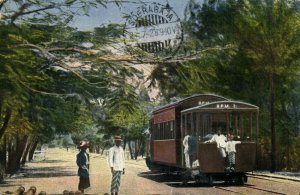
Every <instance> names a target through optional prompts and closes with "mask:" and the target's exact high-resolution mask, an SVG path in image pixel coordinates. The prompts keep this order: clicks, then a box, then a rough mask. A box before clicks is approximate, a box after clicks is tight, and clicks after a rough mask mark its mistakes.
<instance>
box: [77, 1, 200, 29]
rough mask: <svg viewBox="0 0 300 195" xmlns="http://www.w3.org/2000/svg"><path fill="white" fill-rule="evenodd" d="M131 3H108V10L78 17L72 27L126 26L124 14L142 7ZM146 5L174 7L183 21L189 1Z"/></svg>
mask: <svg viewBox="0 0 300 195" xmlns="http://www.w3.org/2000/svg"><path fill="white" fill-rule="evenodd" d="M130 1H133V3H130V2H128V1H127V3H122V5H121V6H119V7H118V6H117V5H116V4H115V3H108V4H107V8H105V7H99V8H92V9H91V10H90V14H89V16H77V17H76V18H75V19H74V21H73V22H72V23H71V26H73V27H77V28H78V29H79V30H92V29H93V28H94V27H99V26H102V25H108V24H110V23H117V24H124V23H125V22H126V21H125V19H124V18H123V16H124V14H128V13H130V11H134V10H135V8H137V7H138V6H140V4H139V3H137V2H140V1H139V0H137V1H135V2H134V0H130ZM194 1H195V2H202V0H194ZM143 2H145V3H154V2H156V3H160V4H162V5H166V4H167V3H169V5H170V6H171V7H172V9H173V11H174V12H175V13H176V14H177V15H178V17H179V18H180V19H181V20H182V19H183V18H184V10H185V7H186V5H187V3H188V2H189V0H153V1H151V0H148V1H143Z"/></svg>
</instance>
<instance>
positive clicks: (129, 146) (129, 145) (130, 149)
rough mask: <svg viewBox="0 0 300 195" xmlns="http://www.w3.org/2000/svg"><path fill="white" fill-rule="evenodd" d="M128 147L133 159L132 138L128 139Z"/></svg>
mask: <svg viewBox="0 0 300 195" xmlns="http://www.w3.org/2000/svg"><path fill="white" fill-rule="evenodd" d="M128 149H129V153H130V159H131V160H133V153H132V148H131V144H130V140H128Z"/></svg>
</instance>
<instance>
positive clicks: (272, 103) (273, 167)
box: [270, 73, 277, 173]
mask: <svg viewBox="0 0 300 195" xmlns="http://www.w3.org/2000/svg"><path fill="white" fill-rule="evenodd" d="M270 120H271V124H270V126H271V127H270V128H271V170H270V172H271V173H274V172H275V171H276V159H277V156H276V153H277V150H276V131H275V89H274V74H273V73H271V75H270Z"/></svg>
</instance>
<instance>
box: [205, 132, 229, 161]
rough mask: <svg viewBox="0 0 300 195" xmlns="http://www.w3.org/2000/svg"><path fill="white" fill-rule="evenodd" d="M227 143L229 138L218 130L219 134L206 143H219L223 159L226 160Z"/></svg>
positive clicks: (218, 146)
mask: <svg viewBox="0 0 300 195" xmlns="http://www.w3.org/2000/svg"><path fill="white" fill-rule="evenodd" d="M226 141H227V138H226V137H225V136H224V135H223V134H222V133H221V131H220V130H218V132H217V134H215V135H214V136H213V137H212V138H211V139H210V140H208V141H206V142H204V143H214V142H215V143H217V148H218V149H219V150H220V152H221V155H222V157H223V158H225V157H226V152H225V148H226Z"/></svg>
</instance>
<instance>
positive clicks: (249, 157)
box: [235, 142, 256, 172]
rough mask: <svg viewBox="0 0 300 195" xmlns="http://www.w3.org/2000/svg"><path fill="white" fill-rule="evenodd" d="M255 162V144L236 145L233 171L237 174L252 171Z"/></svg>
mask: <svg viewBox="0 0 300 195" xmlns="http://www.w3.org/2000/svg"><path fill="white" fill-rule="evenodd" d="M255 160H256V144H255V142H252V143H241V144H236V154H235V163H236V165H235V166H236V167H235V170H236V171H237V172H248V171H253V170H254V168H255Z"/></svg>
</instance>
